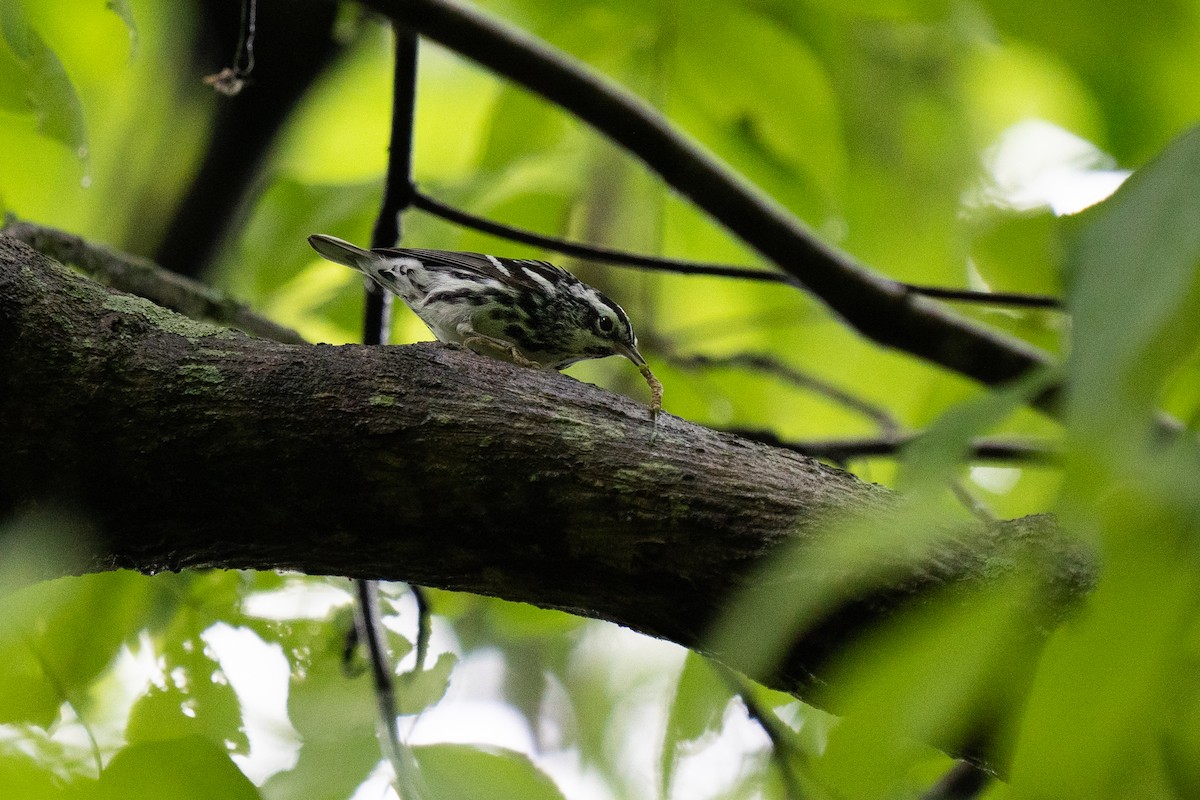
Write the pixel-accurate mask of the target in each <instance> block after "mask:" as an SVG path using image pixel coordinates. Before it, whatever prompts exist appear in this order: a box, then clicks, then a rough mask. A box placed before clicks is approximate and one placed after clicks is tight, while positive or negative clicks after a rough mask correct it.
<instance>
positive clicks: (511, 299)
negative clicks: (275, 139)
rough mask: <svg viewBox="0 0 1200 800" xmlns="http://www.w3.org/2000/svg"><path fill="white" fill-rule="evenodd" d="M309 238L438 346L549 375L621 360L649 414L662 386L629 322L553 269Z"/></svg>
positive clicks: (611, 305)
mask: <svg viewBox="0 0 1200 800" xmlns="http://www.w3.org/2000/svg"><path fill="white" fill-rule="evenodd" d="M308 241H309V243H310V244H311V245H312V246H313V248H314V249H315V250H316V251H317V252H318V253H320V254H321V255H322V256H324V257H325V258H328V259H330V260H331V261H336V262H338V263H340V264H345V265H347V266H349V267H353V268H354V269H356V270H358V271H359V272H361V273H363V274H364V275H365V276H367V278H369V279H370V280H373V281H374V282H376V283H377V284H379V285H380V286H382V287H384V288H385V289H388V290H390V291H391V292H393V293H395V294H396V295H398V296H399V297H400V298H401V299H402V300H404V302H405V303H406V304H407V305H408V307H409V308H411V309H412V310H413V311H414V312H415V313H416V314H417V316H419V317H420V318H421V319H422V320H423V321H424V322H425V324H426V325H428V326H429V329H430V330H431V331H432V332H433V335H434V336H436V337H437V338H438V340H439V341H443V342H450V343H454V344H462V345H465V346H467V347H470V348H471V349H472V350H475V351H476V352H479V353H483V354H485V355H489V356H493V357H496V358H501V359H504V360H507V361H514V362H516V363H519V364H523V365H525V366H533V367H542V368H547V369H562V368H563V367H566V366H568V365H570V364H573V363H575V362H576V361H582V360H585V359H589V358H603V357H605V356H611V355H622V356H625V357H626V358H628V359H629V360H630V361H632V362H633V363H634V364H636V365H637V366H638V368H639V369H641V371H642V374H643V375H645V376H646V379H647V381H648V382H650V385H651V389H652V391H653V392H654V394H655V402H654V411H657V408H658V405H659V400H660V394H661V385H657V384H658V382H657V381H656V380H654V378H653V376H652V375H650V372H649V368H648V367H647V366H646V360H645V359H644V358H642V355H641V353H639V352H638V349H637V337H636V336H635V335H634V333H633V326H632V325H630V323H629V317H628V316H627V315H626V314H625V312H624V311H623V310H622V309H621V307H620V306H619V305H617V304H616V303H614V302H613V301H612V300H610V299H608V298H607V297H605V296H604V295H603V294H601V293H600V292H598V291H596V290H595V289H593V288H592V287H590V286H588V285H587V284H585V283H583V282H582V281H580V280H579V279H578V278H576V277H575V276H573V275H572V274H571V273H569V272H567V271H566V270H564V269H562V268H561V267H556V266H554V265H553V264H550V263H548V262H545V261H532V260H529V259H521V258H498V257H496V256H489V255H481V254H479V253H455V252H449V251H445V250H420V249H406V248H381V249H375V250H364V249H362V248H360V247H356V246H355V245H352V244H350V243H349V242H344V241H342V240H341V239H337V238H335V237H332V236H325V235H323V234H316V235H313V236H310V237H308Z"/></svg>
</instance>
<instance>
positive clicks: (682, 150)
mask: <svg viewBox="0 0 1200 800" xmlns="http://www.w3.org/2000/svg"><path fill="white" fill-rule="evenodd" d="M364 4H365V5H368V6H370V7H372V8H374V9H376V10H378V11H380V12H381V13H383V14H385V15H386V16H388V17H390V18H391V19H392V20H394V21H397V22H400V23H402V24H404V25H407V26H409V27H411V28H412V29H413V30H415V31H417V32H418V33H420V34H422V35H425V36H428V37H429V38H431V39H433V40H434V41H437V42H439V43H440V44H443V45H445V46H446V47H449V48H450V49H452V50H455V51H457V52H459V53H461V54H462V55H464V56H466V57H468V58H470V59H472V60H473V61H476V62H478V63H479V64H481V65H483V66H484V67H486V68H488V69H490V70H491V71H493V72H495V73H497V74H499V75H503V76H505V77H506V78H508V79H510V80H512V81H514V82H515V83H518V84H520V85H522V86H524V87H526V88H528V89H530V90H531V91H534V92H536V93H538V94H540V95H541V96H543V97H545V98H546V99H547V100H549V101H550V102H552V103H555V104H557V105H559V106H561V107H562V108H564V109H566V110H567V111H569V112H570V113H572V114H573V115H575V116H576V117H578V118H579V119H581V120H583V121H584V122H586V123H588V124H589V125H591V126H592V127H594V128H595V129H596V130H598V131H600V132H601V133H603V134H604V135H605V136H607V137H609V138H610V139H612V140H613V141H614V142H616V143H617V144H619V145H620V146H621V147H623V148H625V149H626V150H627V151H628V152H630V153H631V154H633V155H634V156H636V157H637V158H639V159H641V160H642V161H643V162H644V163H645V164H646V165H647V166H648V167H649V168H650V169H652V170H653V171H654V172H656V173H658V174H659V176H661V177H662V179H663V180H664V181H666V183H667V184H668V185H669V186H671V187H672V188H673V189H675V190H676V191H678V192H679V193H680V194H682V195H683V196H685V197H687V198H688V199H689V200H691V201H692V202H693V203H695V204H696V205H697V206H698V207H700V208H701V209H703V210H704V211H705V212H707V213H708V214H710V215H711V216H712V217H713V218H714V219H716V220H717V221H718V222H720V223H722V224H723V225H724V226H725V227H726V228H728V229H729V230H730V231H731V232H732V233H734V234H735V235H736V236H738V237H740V238H741V239H742V240H743V241H745V242H746V243H747V244H749V245H750V246H751V247H753V248H754V249H755V250H757V251H758V252H759V253H761V254H762V255H763V256H765V257H766V258H768V259H769V260H771V261H772V262H774V263H775V264H777V265H778V266H779V267H780V268H781V269H783V270H784V271H785V272H787V273H788V274H789V275H792V276H794V277H795V278H797V279H798V280H799V281H800V282H801V283H802V284H803V285H804V286H805V287H807V288H808V289H809V290H810V291H811V292H812V293H813V294H815V295H816V296H817V297H819V298H820V299H821V300H823V301H824V302H825V303H827V304H828V305H829V307H830V308H832V309H833V310H834V311H835V312H837V313H838V314H839V315H840V316H841V317H842V318H843V319H845V320H846V322H848V323H849V324H850V325H851V326H853V327H854V328H855V329H856V330H857V331H858V332H859V333H861V334H863V335H864V336H867V337H868V338H870V339H872V340H874V341H876V342H878V343H879V344H882V345H885V346H887V347H895V348H897V349H900V350H904V351H906V352H909V353H912V354H913V355H916V356H920V357H921V358H924V359H926V360H929V361H931V362H933V363H935V364H940V365H942V366H944V367H947V368H948V369H951V370H954V371H956V372H958V373H960V374H963V375H966V376H968V377H971V378H974V379H976V380H978V381H981V382H982V383H985V384H989V385H996V384H1002V383H1006V382H1009V381H1012V380H1015V379H1016V378H1018V377H1020V376H1021V375H1024V374H1025V373H1027V372H1028V371H1029V370H1031V369H1034V368H1038V367H1044V366H1046V365H1047V364H1049V363H1050V357H1049V356H1048V355H1047V354H1046V353H1044V352H1042V351H1040V350H1038V349H1036V348H1034V347H1032V346H1030V345H1027V344H1025V343H1023V342H1019V341H1017V340H1014V339H1011V338H1008V337H1005V336H1003V335H1001V334H999V333H998V332H996V331H992V330H990V329H988V328H984V327H982V326H980V325H977V324H975V323H972V322H970V321H968V320H966V319H965V318H963V317H960V316H957V315H955V314H954V313H952V312H951V311H950V310H949V309H947V308H946V307H945V306H943V305H941V304H940V303H937V302H935V301H932V300H929V299H927V298H924V297H921V296H920V295H918V294H916V293H915V292H913V291H912V290H910V289H909V288H907V287H905V286H904V285H903V284H901V283H898V282H896V281H893V280H890V279H888V278H885V277H883V276H881V275H879V274H877V273H875V272H872V271H871V270H869V269H867V268H866V267H864V266H862V265H861V264H859V263H857V262H856V261H854V259H853V258H851V257H850V256H849V255H848V254H846V253H843V252H841V251H839V250H836V249H834V248H833V247H830V246H829V245H827V244H825V243H824V242H822V241H820V240H819V239H817V238H816V237H815V236H814V235H813V234H812V233H811V232H810V231H809V230H808V229H807V228H806V227H805V226H804V224H803V223H801V222H800V221H799V220H798V219H796V218H795V217H794V216H792V215H791V214H790V213H789V212H788V211H787V210H785V209H783V208H781V207H780V206H779V205H778V204H776V203H774V202H773V201H771V200H770V199H768V198H767V197H765V196H764V195H762V194H761V193H759V192H758V191H756V190H755V189H754V188H753V187H751V186H750V185H749V184H748V183H747V182H746V181H745V180H744V179H742V178H741V177H739V176H738V175H737V174H736V173H734V172H733V171H732V170H731V169H730V168H729V167H727V166H726V165H724V164H722V163H721V162H720V161H718V160H717V159H716V157H714V156H713V155H712V154H711V153H709V152H707V151H706V150H704V149H703V148H701V147H700V146H699V145H697V144H696V143H695V142H694V141H692V140H691V139H689V138H687V137H686V136H684V135H683V134H681V133H680V132H679V131H678V130H676V129H675V128H674V127H672V126H671V125H670V123H669V122H667V120H666V119H664V118H663V117H662V116H661V115H660V114H659V113H658V112H657V111H655V110H654V109H653V108H652V107H651V106H650V105H648V104H647V103H646V102H644V101H643V100H641V99H639V98H637V97H635V96H634V95H632V94H630V93H629V92H627V91H625V90H624V89H622V88H620V87H618V86H616V85H615V84H613V82H612V81H609V80H607V79H605V78H603V77H602V76H600V75H599V74H598V73H596V72H595V71H594V70H592V69H590V68H588V67H586V66H584V65H582V64H581V63H579V62H578V61H575V60H573V59H571V58H570V57H568V56H567V55H565V54H564V53H561V52H559V51H557V50H554V49H553V48H551V47H550V46H548V45H547V44H545V43H544V42H541V41H538V40H536V39H534V38H532V37H530V36H527V35H525V34H524V33H522V32H520V31H517V30H515V29H513V28H511V27H508V26H506V25H504V24H502V23H500V22H499V21H497V20H496V19H495V18H493V17H489V16H486V15H484V14H483V13H482V12H480V11H478V10H476V9H474V8H472V7H469V6H466V5H460V4H458V3H455V2H451V0H364ZM1055 395H1056V393H1055V392H1053V391H1049V392H1047V393H1046V394H1044V395H1043V396H1042V397H1040V398H1038V401H1037V402H1038V405H1039V406H1040V407H1042V408H1045V409H1052V408H1053V407H1054V405H1055V402H1056V400H1055Z"/></svg>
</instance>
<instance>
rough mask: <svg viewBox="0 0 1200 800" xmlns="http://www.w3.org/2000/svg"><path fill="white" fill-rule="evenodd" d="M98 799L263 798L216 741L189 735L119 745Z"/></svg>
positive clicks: (101, 785)
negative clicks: (120, 746) (123, 746)
mask: <svg viewBox="0 0 1200 800" xmlns="http://www.w3.org/2000/svg"><path fill="white" fill-rule="evenodd" d="M94 796H95V797H96V798H97V800H141V798H145V799H146V800H152V799H153V800H161V798H167V797H169V798H171V800H258V798H260V797H261V795H260V794H259V792H258V790H257V789H256V788H254V784H252V783H251V782H250V780H249V779H248V778H247V777H246V776H245V775H243V774H242V771H241V770H239V769H238V768H237V765H236V764H234V763H233V761H231V760H230V759H229V754H228V753H226V752H224V751H223V750H222V749H221V748H219V747H217V746H216V745H215V744H213V743H212V742H210V741H208V740H207V739H205V738H203V737H201V736H187V737H182V738H179V739H166V740H161V741H154V742H142V743H140V744H133V745H130V746H128V747H126V748H124V749H122V750H120V751H119V752H118V753H117V754H116V755H115V756H113V759H112V761H110V762H109V763H108V766H107V767H105V770H104V772H103V774H102V775H101V776H100V782H99V784H98V785H97V787H96V789H95V795H94Z"/></svg>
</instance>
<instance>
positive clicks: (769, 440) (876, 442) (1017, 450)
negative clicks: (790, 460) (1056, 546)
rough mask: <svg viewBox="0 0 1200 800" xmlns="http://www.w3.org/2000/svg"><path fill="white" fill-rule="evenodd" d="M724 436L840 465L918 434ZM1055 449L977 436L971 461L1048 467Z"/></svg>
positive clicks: (893, 451)
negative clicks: (809, 437) (794, 437)
mask: <svg viewBox="0 0 1200 800" xmlns="http://www.w3.org/2000/svg"><path fill="white" fill-rule="evenodd" d="M724 430H725V431H726V432H727V433H733V434H737V435H738V436H741V437H742V438H743V439H750V440H752V441H755V442H762V443H763V444H769V445H772V446H774V447H782V448H783V449H785V450H791V451H793V452H796V453H801V454H803V455H806V456H809V457H810V458H820V459H825V460H828V461H833V462H836V463H839V464H844V463H845V462H847V461H850V460H852V459H855V458H879V457H883V458H891V457H894V456H897V455H899V453H900V451H901V450H902V449H903V448H904V447H906V446H908V445H909V444H911V443H912V442H913V441H914V440H915V439H917V438H918V437H919V436H920V435H921V434H920V433H906V434H898V435H895V436H876V437H871V436H868V437H862V438H847V439H812V440H806V441H799V442H796V441H788V440H785V439H781V438H780V437H779V436H778V435H777V434H775V433H772V432H771V431H762V430H753V429H748V428H725V429H724ZM1058 455H1059V448H1058V447H1057V445H1055V444H1053V443H1050V442H1033V441H1022V440H1018V439H1000V438H988V437H981V438H978V439H975V440H974V441H973V442H972V445H971V452H970V459H971V460H972V461H1005V462H1013V463H1020V464H1050V463H1053V462H1054V461H1055V459H1057V458H1058Z"/></svg>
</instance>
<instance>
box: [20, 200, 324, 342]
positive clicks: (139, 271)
mask: <svg viewBox="0 0 1200 800" xmlns="http://www.w3.org/2000/svg"><path fill="white" fill-rule="evenodd" d="M0 235H4V236H11V237H12V238H14V239H17V240H19V241H22V242H24V243H25V244H27V245H29V246H30V247H32V248H33V249H34V250H37V251H38V252H39V253H42V254H44V255H47V256H49V257H50V258H53V259H54V260H56V261H59V262H61V263H63V264H69V265H71V266H73V267H75V268H76V269H79V270H81V271H83V272H85V273H87V274H88V275H91V276H92V277H93V278H95V279H96V280H97V281H99V282H100V283H103V284H104V285H105V286H111V287H113V288H114V289H120V290H121V291H123V292H129V293H130V294H136V295H137V296H138V297H145V298H146V299H147V300H151V301H153V302H154V303H157V304H158V305H160V306H162V307H163V308H169V309H171V310H172V311H178V312H179V313H180V314H183V315H184V316H186V317H191V318H192V319H198V320H208V321H210V322H215V323H217V324H218V325H228V326H230V327H233V328H237V329H238V330H240V331H245V332H246V333H248V334H250V335H252V336H258V337H259V338H262V339H271V340H272V341H276V342H285V343H289V344H303V343H304V337H302V336H301V335H300V334H299V333H297V332H296V331H294V330H292V329H291V328H288V327H286V326H283V325H280V324H278V323H276V322H272V321H271V320H269V319H267V318H266V317H264V316H261V315H260V314H258V313H256V312H255V311H254V310H253V309H252V308H250V307H249V306H248V305H246V304H245V303H243V302H241V301H240V300H237V299H235V298H233V297H230V296H229V295H227V294H225V293H224V292H221V291H219V290H217V289H214V288H212V287H211V286H207V285H205V284H203V283H200V282H199V281H194V280H192V279H191V278H186V277H184V276H182V275H178V274H176V273H174V272H170V271H169V270H165V269H163V268H162V267H160V266H158V265H157V264H155V263H154V262H153V261H150V260H148V259H145V258H139V257H138V256H133V255H129V254H127V253H120V252H117V251H116V250H110V249H109V248H107V247H102V246H101V245H97V244H92V243H91V242H87V241H85V240H83V239H81V238H79V237H78V236H75V235H73V234H70V233H67V232H65V231H60V230H58V229H57V228H50V227H46V226H44V225H37V224H34V223H32V222H23V221H18V220H17V219H16V218H15V217H13V216H12V215H9V216H8V217H7V218H6V219H5V221H4V227H2V228H0Z"/></svg>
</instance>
